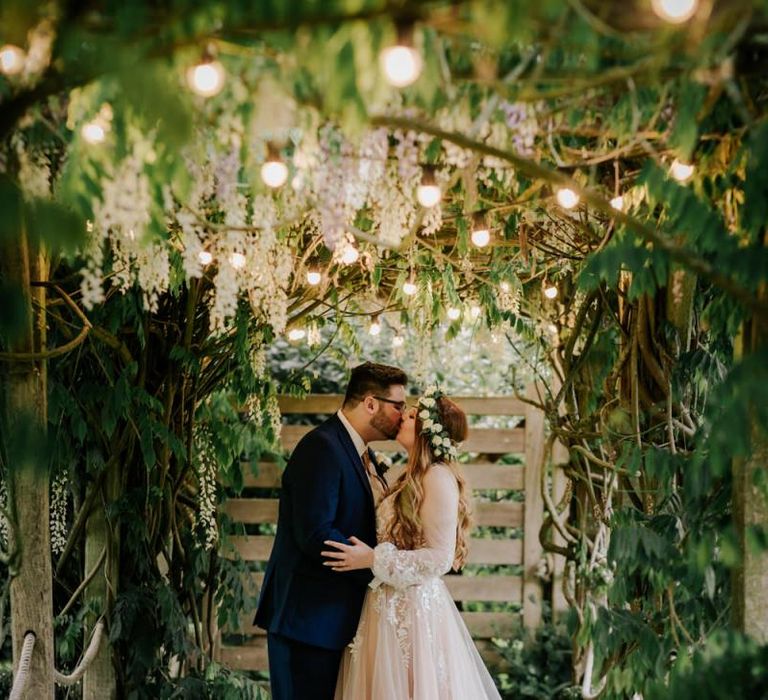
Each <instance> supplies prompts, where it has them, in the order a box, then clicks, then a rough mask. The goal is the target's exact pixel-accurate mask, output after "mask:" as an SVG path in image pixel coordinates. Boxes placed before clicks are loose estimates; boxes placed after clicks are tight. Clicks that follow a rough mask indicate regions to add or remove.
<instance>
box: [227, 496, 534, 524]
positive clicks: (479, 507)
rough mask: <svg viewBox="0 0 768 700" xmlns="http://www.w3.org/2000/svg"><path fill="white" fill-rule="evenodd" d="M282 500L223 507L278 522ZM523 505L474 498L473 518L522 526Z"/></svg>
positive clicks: (243, 516)
mask: <svg viewBox="0 0 768 700" xmlns="http://www.w3.org/2000/svg"><path fill="white" fill-rule="evenodd" d="M278 508H279V501H278V499H276V498H230V499H228V500H226V501H224V503H223V504H222V508H221V510H222V511H223V512H224V513H226V514H227V515H228V516H229V517H230V518H232V520H234V521H235V522H239V523H248V524H257V523H275V522H277V513H278ZM523 510H524V506H523V504H522V503H520V502H518V501H497V502H489V501H475V502H474V503H473V504H472V520H473V521H474V524H475V525H476V526H481V525H482V526H485V525H488V526H495V527H522V525H523Z"/></svg>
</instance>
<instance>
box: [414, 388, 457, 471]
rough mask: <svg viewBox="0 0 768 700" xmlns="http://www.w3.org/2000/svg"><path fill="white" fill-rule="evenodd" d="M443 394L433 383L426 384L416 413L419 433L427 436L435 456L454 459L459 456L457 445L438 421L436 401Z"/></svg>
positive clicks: (438, 414)
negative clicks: (419, 421) (419, 423)
mask: <svg viewBox="0 0 768 700" xmlns="http://www.w3.org/2000/svg"><path fill="white" fill-rule="evenodd" d="M443 396H444V394H443V392H442V391H440V389H438V388H437V387H436V386H435V385H434V384H433V385H431V386H428V387H427V388H426V390H425V391H424V395H423V396H421V397H420V398H419V403H418V409H419V413H418V415H419V418H420V419H421V434H422V435H426V436H427V437H428V438H429V443H430V445H431V446H432V451H433V452H434V453H435V456H436V457H445V458H446V459H456V458H457V457H458V456H459V451H458V448H457V445H456V443H455V442H454V441H453V440H451V437H450V436H449V435H448V430H447V429H446V428H445V427H444V426H443V424H442V423H441V422H440V412H439V411H438V408H437V401H438V399H440V398H442V397H443Z"/></svg>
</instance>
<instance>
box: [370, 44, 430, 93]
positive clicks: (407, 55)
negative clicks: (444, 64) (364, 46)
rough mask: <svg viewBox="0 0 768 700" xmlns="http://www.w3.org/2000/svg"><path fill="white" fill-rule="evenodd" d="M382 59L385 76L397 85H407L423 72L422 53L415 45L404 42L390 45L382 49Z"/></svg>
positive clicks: (391, 83) (390, 82)
mask: <svg viewBox="0 0 768 700" xmlns="http://www.w3.org/2000/svg"><path fill="white" fill-rule="evenodd" d="M380 60H381V69H382V70H383V71H384V77H385V78H386V79H387V82H389V84H390V85H394V86H395V87H406V86H407V85H410V84H411V83H413V82H415V81H416V79H417V78H418V77H419V75H420V74H421V68H422V60H421V54H419V52H418V51H416V49H414V48H413V47H410V46H404V45H402V44H398V45H396V46H388V47H387V48H385V49H383V50H382V52H381V56H380Z"/></svg>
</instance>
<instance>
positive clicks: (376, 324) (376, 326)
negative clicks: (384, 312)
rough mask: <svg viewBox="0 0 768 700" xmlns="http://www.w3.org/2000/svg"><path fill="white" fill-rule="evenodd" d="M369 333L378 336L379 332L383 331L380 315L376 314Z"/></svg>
mask: <svg viewBox="0 0 768 700" xmlns="http://www.w3.org/2000/svg"><path fill="white" fill-rule="evenodd" d="M368 333H369V335H373V336H377V335H379V333H381V321H379V317H378V316H374V318H373V321H371V325H370V326H368Z"/></svg>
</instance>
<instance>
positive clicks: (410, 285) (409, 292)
mask: <svg viewBox="0 0 768 700" xmlns="http://www.w3.org/2000/svg"><path fill="white" fill-rule="evenodd" d="M417 291H419V290H418V287H417V286H416V284H415V283H414V282H413V281H412V280H408V281H407V282H403V294H405V295H406V296H409V297H412V296H413V295H414V294H416V292H417Z"/></svg>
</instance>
